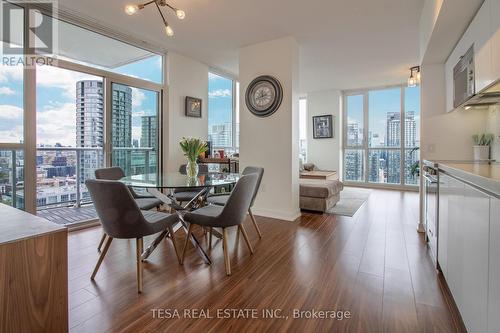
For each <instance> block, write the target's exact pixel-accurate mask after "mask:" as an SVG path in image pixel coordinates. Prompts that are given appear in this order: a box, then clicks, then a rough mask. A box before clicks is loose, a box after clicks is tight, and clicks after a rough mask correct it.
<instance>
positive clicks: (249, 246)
mask: <svg viewBox="0 0 500 333" xmlns="http://www.w3.org/2000/svg"><path fill="white" fill-rule="evenodd" d="M238 230H239V231H241V234H242V235H243V238H244V239H245V243H247V246H248V249H249V250H250V253H251V254H253V248H252V244H250V240H249V239H248V234H247V231H246V230H245V227H244V226H243V225H242V224H240V225H238Z"/></svg>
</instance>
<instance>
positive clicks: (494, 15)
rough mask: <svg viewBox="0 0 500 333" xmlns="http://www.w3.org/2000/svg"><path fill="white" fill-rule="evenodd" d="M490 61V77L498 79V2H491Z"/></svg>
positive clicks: (499, 18) (499, 11)
mask: <svg viewBox="0 0 500 333" xmlns="http://www.w3.org/2000/svg"><path fill="white" fill-rule="evenodd" d="M491 29H492V38H491V59H492V71H491V72H492V75H493V77H494V78H495V79H498V78H500V0H491Z"/></svg>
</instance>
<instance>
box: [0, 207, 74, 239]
mask: <svg viewBox="0 0 500 333" xmlns="http://www.w3.org/2000/svg"><path fill="white" fill-rule="evenodd" d="M66 230H67V229H66V227H63V226H60V225H58V224H55V223H53V222H50V221H48V220H46V219H43V218H41V217H37V216H35V215H32V214H29V213H26V212H24V211H22V210H19V209H16V208H12V207H10V206H7V205H4V204H1V203H0V244H5V243H12V242H16V241H20V240H24V239H30V238H34V237H38V236H41V235H45V234H50V233H55V232H60V231H66Z"/></svg>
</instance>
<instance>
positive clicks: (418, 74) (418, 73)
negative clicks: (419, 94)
mask: <svg viewBox="0 0 500 333" xmlns="http://www.w3.org/2000/svg"><path fill="white" fill-rule="evenodd" d="M417 82H420V72H417Z"/></svg>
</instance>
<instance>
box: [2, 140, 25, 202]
mask: <svg viewBox="0 0 500 333" xmlns="http://www.w3.org/2000/svg"><path fill="white" fill-rule="evenodd" d="M20 197H24V153H23V151H22V150H17V149H0V203H3V204H7V205H9V206H12V207H16V208H20V209H23V208H24V201H23V200H20V199H21V198H20Z"/></svg>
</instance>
